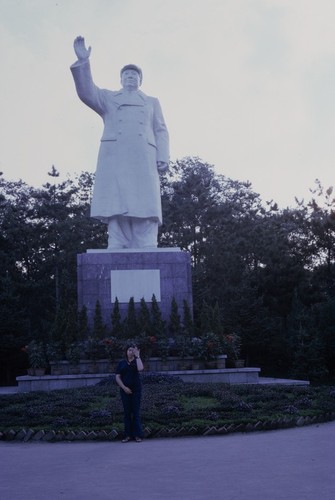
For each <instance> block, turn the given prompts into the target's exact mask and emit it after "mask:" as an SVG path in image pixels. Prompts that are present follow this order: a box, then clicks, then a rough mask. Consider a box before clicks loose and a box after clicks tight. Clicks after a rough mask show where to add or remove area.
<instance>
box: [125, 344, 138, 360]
mask: <svg viewBox="0 0 335 500" xmlns="http://www.w3.org/2000/svg"><path fill="white" fill-rule="evenodd" d="M129 347H136V345H135V344H134V343H132V344H127V345H126V347H125V358H126V359H128V354H127V352H128V349H129Z"/></svg>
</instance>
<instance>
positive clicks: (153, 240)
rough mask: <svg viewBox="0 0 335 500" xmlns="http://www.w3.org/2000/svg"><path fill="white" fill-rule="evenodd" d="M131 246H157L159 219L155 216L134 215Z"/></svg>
mask: <svg viewBox="0 0 335 500" xmlns="http://www.w3.org/2000/svg"><path fill="white" fill-rule="evenodd" d="M131 223H132V241H131V248H156V247H157V235H158V221H157V220H156V219H153V218H140V217H132V222H131Z"/></svg>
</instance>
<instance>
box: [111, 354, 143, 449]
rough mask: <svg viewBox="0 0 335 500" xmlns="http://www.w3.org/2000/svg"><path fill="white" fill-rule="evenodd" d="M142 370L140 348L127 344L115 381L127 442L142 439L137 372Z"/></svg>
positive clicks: (139, 387)
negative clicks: (120, 402)
mask: <svg viewBox="0 0 335 500" xmlns="http://www.w3.org/2000/svg"><path fill="white" fill-rule="evenodd" d="M142 370H143V363H142V360H141V358H140V350H139V349H138V347H137V346H135V345H128V346H127V348H126V358H125V359H123V360H121V361H120V362H119V364H118V366H117V369H116V376H115V379H116V383H117V385H118V386H119V387H120V394H121V399H122V404H123V410H124V433H125V436H124V439H123V440H122V442H123V443H128V442H129V441H130V440H131V439H132V438H134V439H135V441H136V442H137V443H140V442H141V441H142V425H141V419H140V404H141V389H142V388H141V380H140V375H139V372H141V371H142Z"/></svg>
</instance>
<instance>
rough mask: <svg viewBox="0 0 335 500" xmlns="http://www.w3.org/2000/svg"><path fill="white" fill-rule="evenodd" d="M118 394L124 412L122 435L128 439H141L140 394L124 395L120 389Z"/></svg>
mask: <svg viewBox="0 0 335 500" xmlns="http://www.w3.org/2000/svg"><path fill="white" fill-rule="evenodd" d="M120 393H121V399H122V404H123V411H124V433H125V435H126V436H128V437H142V425H141V419H140V405H141V393H140V392H134V393H133V394H126V393H125V392H124V391H123V390H122V389H121V391H120Z"/></svg>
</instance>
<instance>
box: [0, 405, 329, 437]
mask: <svg viewBox="0 0 335 500" xmlns="http://www.w3.org/2000/svg"><path fill="white" fill-rule="evenodd" d="M333 420H335V412H324V413H322V414H320V415H315V416H313V417H309V416H306V417H298V418H294V417H285V418H282V419H273V420H268V421H265V422H261V421H258V422H256V423H255V424H254V423H247V424H242V423H240V424H230V425H223V426H221V427H215V426H214V425H213V426H206V427H203V428H199V427H195V426H194V427H189V428H186V427H171V428H168V427H162V429H158V430H156V431H153V430H151V429H150V428H149V427H145V428H144V438H146V439H153V438H167V437H188V436H199V437H201V436H222V435H226V434H231V433H235V432H259V431H270V430H279V429H288V428H292V427H303V426H307V425H313V424H320V423H325V422H331V421H333ZM122 436H123V433H120V432H118V431H117V430H116V429H112V430H110V431H105V430H100V431H83V430H81V431H56V430H49V431H45V430H43V429H39V430H33V429H21V430H19V431H15V430H14V429H10V430H8V431H0V441H13V442H17V441H20V442H29V441H30V442H32V441H35V442H62V441H65V442H73V441H119V440H120V439H121V438H122Z"/></svg>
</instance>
